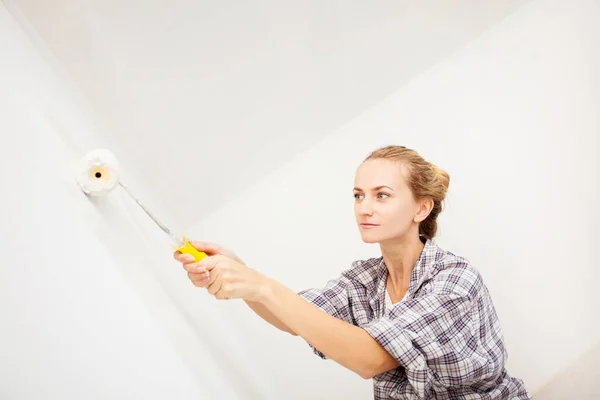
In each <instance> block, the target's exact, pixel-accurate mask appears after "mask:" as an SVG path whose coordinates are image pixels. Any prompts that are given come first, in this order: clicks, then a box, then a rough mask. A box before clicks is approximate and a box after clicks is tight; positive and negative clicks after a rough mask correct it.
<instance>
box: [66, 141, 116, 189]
mask: <svg viewBox="0 0 600 400" xmlns="http://www.w3.org/2000/svg"><path fill="white" fill-rule="evenodd" d="M77 168H78V170H77V175H76V176H77V182H78V183H79V186H80V187H81V189H82V190H83V191H84V192H85V193H86V194H88V195H90V196H103V195H105V194H106V193H108V192H110V191H111V190H113V189H114V188H115V187H116V186H117V185H118V184H119V163H118V162H117V158H116V157H115V156H114V155H113V154H112V153H111V152H110V151H108V150H104V149H98V150H93V151H91V152H89V153H88V154H86V155H85V156H84V157H83V158H82V159H81V160H80V161H79V163H78V166H77Z"/></svg>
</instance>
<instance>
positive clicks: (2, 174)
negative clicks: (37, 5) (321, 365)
mask: <svg viewBox="0 0 600 400" xmlns="http://www.w3.org/2000/svg"><path fill="white" fill-rule="evenodd" d="M0 54H2V60H1V61H0V87H1V88H2V89H1V90H0V182H2V196H1V197H0V316H1V317H0V376H1V378H0V398H2V399H3V400H21V399H23V400H24V399H37V398H44V399H108V398H110V399H166V398H176V399H215V398H239V396H236V395H235V390H238V389H240V388H239V387H236V385H235V384H234V383H231V382H230V381H229V379H228V377H226V376H225V375H224V374H223V373H222V371H221V370H219V368H218V367H217V363H216V362H215V361H214V360H213V359H212V355H213V354H211V351H210V347H207V348H204V351H198V350H200V349H201V348H202V347H201V342H200V339H199V338H198V336H197V335H196V334H195V333H194V332H193V329H192V328H191V327H190V325H189V324H187V323H186V322H185V319H184V318H183V317H182V315H181V314H180V313H179V311H178V309H177V307H176V306H175V305H174V304H173V303H172V302H171V301H170V300H169V295H168V293H167V292H165V291H164V289H163V288H162V286H161V285H160V284H159V282H158V281H157V280H156V278H155V276H154V274H153V273H152V255H151V253H149V252H148V251H149V249H151V247H152V246H150V245H151V244H154V246H155V247H157V248H160V246H158V245H159V244H161V243H160V242H158V241H154V239H153V237H152V236H151V235H144V234H142V233H141V232H142V229H143V225H142V224H141V223H140V221H143V220H141V219H140V218H139V217H140V216H139V213H136V212H135V209H134V208H132V207H130V205H129V203H127V202H126V201H125V200H124V198H122V196H120V194H119V193H118V192H113V193H111V194H110V195H109V196H108V197H106V198H103V199H98V201H95V202H93V203H92V202H90V201H89V200H88V199H87V198H86V196H85V195H84V194H83V193H82V192H81V190H79V187H78V186H77V185H76V183H75V180H74V177H75V176H74V170H73V169H71V168H72V166H73V161H74V160H75V159H76V157H79V156H80V155H83V154H73V152H72V151H73V148H77V147H78V145H82V146H85V145H89V146H95V145H99V144H102V143H103V141H102V139H94V135H93V133H94V126H93V124H92V123H91V119H87V117H86V111H85V107H84V106H83V105H81V104H79V103H77V102H76V101H75V100H73V98H72V97H71V96H70V95H69V94H68V91H66V90H65V89H64V85H63V84H62V83H61V82H60V81H59V80H57V79H55V77H54V76H53V75H52V73H51V71H50V69H49V68H48V66H47V65H46V64H45V63H44V62H43V61H42V59H41V58H40V57H39V54H38V51H37V50H36V49H35V47H34V46H33V45H32V44H31V43H30V42H29V40H28V39H27V37H26V36H25V34H24V33H23V31H22V30H21V29H20V27H19V26H18V25H17V23H16V22H15V21H14V20H13V19H12V17H11V16H10V14H9V13H8V12H7V10H6V9H5V8H4V7H3V6H2V5H1V4H0ZM57 126H63V127H70V128H73V129H75V128H77V129H81V130H80V131H76V132H77V134H78V135H76V139H75V140H74V141H73V143H71V144H73V147H70V145H67V144H66V143H65V141H63V136H62V132H59V131H58V130H57ZM162 245H163V246H165V249H166V250H167V251H166V252H168V250H169V249H168V246H167V245H166V243H165V242H163V243H162Z"/></svg>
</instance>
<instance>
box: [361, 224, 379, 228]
mask: <svg viewBox="0 0 600 400" xmlns="http://www.w3.org/2000/svg"><path fill="white" fill-rule="evenodd" d="M360 226H362V227H363V228H375V227H377V226H379V225H377V224H367V223H361V224H360Z"/></svg>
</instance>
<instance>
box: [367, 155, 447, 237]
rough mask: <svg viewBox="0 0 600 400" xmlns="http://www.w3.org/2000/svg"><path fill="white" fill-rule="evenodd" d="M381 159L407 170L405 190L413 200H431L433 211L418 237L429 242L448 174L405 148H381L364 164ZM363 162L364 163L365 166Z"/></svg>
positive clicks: (434, 228)
mask: <svg viewBox="0 0 600 400" xmlns="http://www.w3.org/2000/svg"><path fill="white" fill-rule="evenodd" d="M373 159H384V160H390V161H395V162H398V163H400V164H402V165H404V166H405V167H406V169H407V170H408V176H407V177H406V179H407V183H408V186H409V188H410V190H411V191H412V193H413V196H414V197H415V198H416V199H424V198H430V199H432V200H433V208H432V210H431V212H430V213H429V215H428V216H427V218H425V219H424V220H423V221H421V223H420V224H419V234H420V235H422V236H424V237H425V238H427V239H432V238H433V237H434V236H435V234H436V232H437V217H438V215H439V214H440V213H441V212H442V205H443V202H444V199H445V198H446V193H447V192H448V186H449V185H450V176H449V175H448V173H447V172H446V171H444V170H442V169H440V168H438V167H437V166H436V165H434V164H432V163H430V162H428V161H426V160H425V159H423V157H421V156H420V155H419V154H418V153H417V152H416V151H414V150H412V149H408V148H406V147H404V146H383V147H380V148H379V149H377V150H375V151H373V152H372V153H371V154H369V156H367V158H365V160H364V161H367V160H373ZM364 161H363V162H364Z"/></svg>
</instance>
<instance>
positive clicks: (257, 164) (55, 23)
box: [4, 0, 523, 227]
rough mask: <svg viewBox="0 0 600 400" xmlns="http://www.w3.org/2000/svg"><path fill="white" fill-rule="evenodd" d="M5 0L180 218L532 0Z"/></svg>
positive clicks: (234, 192) (200, 210)
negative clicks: (198, 198) (200, 196)
mask: <svg viewBox="0 0 600 400" xmlns="http://www.w3.org/2000/svg"><path fill="white" fill-rule="evenodd" d="M4 1H5V3H7V4H8V5H11V9H16V8H18V9H20V10H21V11H22V13H23V16H24V17H25V18H26V19H28V20H29V21H30V22H31V25H32V26H33V28H34V29H35V30H37V32H38V33H39V36H40V37H41V38H42V39H43V42H44V43H45V45H46V46H47V47H48V49H49V50H50V52H51V54H52V55H53V56H54V57H55V58H56V59H57V60H58V61H59V62H60V65H61V66H62V68H63V69H64V70H65V71H66V72H67V73H68V75H69V76H70V78H71V79H72V80H73V82H75V83H76V84H77V87H78V88H79V89H80V90H81V91H82V93H84V94H85V96H86V98H87V99H88V100H89V102H90V104H91V105H92V106H93V107H94V110H95V111H96V112H97V113H98V115H99V116H101V118H102V123H103V125H105V126H106V129H105V132H104V137H105V138H106V139H107V140H108V139H110V140H112V141H114V142H115V143H118V144H119V146H121V147H122V148H123V150H124V153H123V156H122V158H125V157H126V158H127V159H128V160H131V162H132V167H131V168H130V170H131V171H132V172H134V169H135V172H136V173H138V175H140V177H139V180H136V182H139V183H140V184H142V185H143V186H144V189H145V190H148V195H147V196H146V197H145V198H147V199H148V201H152V202H153V203H156V204H157V205H158V206H159V207H161V208H162V209H166V210H168V211H169V213H172V214H173V218H174V219H173V223H174V224H176V225H178V226H181V227H187V226H190V225H192V224H193V223H194V222H196V221H194V220H192V217H190V216H192V215H193V216H196V217H197V218H201V217H202V216H204V215H206V214H207V213H210V212H211V211H214V210H215V209H216V208H218V207H219V206H220V205H221V204H222V203H223V202H225V201H229V200H230V199H234V198H236V197H237V196H238V194H239V193H240V192H241V191H243V190H245V189H246V188H247V187H249V186H251V185H252V184H253V183H254V182H255V181H256V180H257V179H260V177H262V176H263V175H264V174H267V173H269V172H270V171H271V170H273V169H274V168H276V167H278V166H279V165H281V164H282V163H285V162H287V161H288V160H289V159H290V157H293V156H295V155H297V154H300V153H302V152H303V151H305V150H307V149H308V148H310V146H312V145H313V144H315V143H317V142H318V141H319V140H320V139H321V138H323V137H324V136H325V135H327V134H328V133H330V132H331V131H332V130H333V129H335V128H336V127H338V126H340V125H341V124H343V123H345V122H346V121H347V120H349V119H351V118H353V117H354V116H355V115H356V114H357V113H359V112H361V111H362V110H364V109H366V108H367V107H370V106H371V105H373V104H375V103H377V102H378V101H379V100H381V99H382V98H383V97H384V96H387V95H389V94H390V93H392V92H393V91H394V90H395V89H396V88H397V87H399V86H400V85H402V84H405V83H406V82H408V81H409V80H410V78H412V77H414V76H415V75H417V74H420V73H421V72H422V71H423V70H425V69H427V68H429V67H430V66H431V65H433V64H435V62H438V61H439V60H441V59H443V58H444V57H446V56H448V55H449V54H452V52H454V51H455V50H456V49H457V48H460V47H461V46H463V45H464V44H465V43H467V42H469V41H470V40H472V38H474V37H476V36H477V35H478V34H480V33H481V32H482V31H483V30H485V29H486V28H487V27H489V26H490V25H492V24H493V23H495V22H497V21H499V20H501V19H502V18H503V17H504V16H506V15H507V14H509V13H510V12H512V11H513V10H514V9H515V8H517V6H518V5H519V4H522V3H523V1H522V0H453V1H452V2H448V1H445V0H435V1H418V2H415V1H409V0H404V1H397V0H394V1H390V0H383V1H369V2H350V1H337V2H319V1H317V2H285V1H283V2H282V1H277V0H268V1H264V0H263V1H261V2H260V3H257V2H248V1H226V2H220V1H206V0H204V1H202V0H200V1H199V0H193V1H192V0H187V1H177V2H175V3H174V2H172V1H167V0H128V1H127V2H123V1H114V0H113V1H100V2H98V1H96V2H81V1H73V0H53V1H50V2H49V1H47V0H4ZM290 141H291V142H292V143H293V145H291V146H290V145H289V144H288V142H290ZM142 175H143V176H142ZM190 191H193V192H194V193H202V194H203V195H204V199H203V201H202V203H201V205H200V206H199V205H198V202H197V201H196V199H195V198H193V197H191V196H189V192H190ZM207 194H210V195H207Z"/></svg>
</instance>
